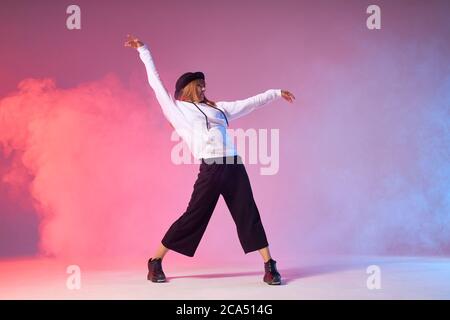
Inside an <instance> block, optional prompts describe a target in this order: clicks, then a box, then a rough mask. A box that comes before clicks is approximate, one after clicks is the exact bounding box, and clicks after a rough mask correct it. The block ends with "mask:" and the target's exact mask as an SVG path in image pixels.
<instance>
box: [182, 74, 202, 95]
mask: <svg viewBox="0 0 450 320" xmlns="http://www.w3.org/2000/svg"><path fill="white" fill-rule="evenodd" d="M197 79H203V80H205V75H204V74H203V72H186V73H185V74H182V75H181V76H180V77H179V78H178V80H177V83H176V84H175V99H178V98H179V96H180V93H181V90H183V88H184V87H186V86H187V85H188V84H189V82H191V81H194V80H197Z"/></svg>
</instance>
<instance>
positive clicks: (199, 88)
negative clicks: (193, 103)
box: [195, 79, 206, 101]
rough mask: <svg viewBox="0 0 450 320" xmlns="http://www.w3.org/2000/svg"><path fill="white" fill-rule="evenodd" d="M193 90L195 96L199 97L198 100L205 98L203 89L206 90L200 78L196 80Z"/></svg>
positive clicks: (203, 81)
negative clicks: (195, 93)
mask: <svg viewBox="0 0 450 320" xmlns="http://www.w3.org/2000/svg"><path fill="white" fill-rule="evenodd" d="M195 90H196V92H197V96H198V97H199V98H200V101H202V100H203V99H205V91H206V83H205V80H202V79H200V80H199V81H197V85H196V87H195Z"/></svg>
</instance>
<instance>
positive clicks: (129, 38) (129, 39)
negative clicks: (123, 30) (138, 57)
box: [125, 34, 144, 49]
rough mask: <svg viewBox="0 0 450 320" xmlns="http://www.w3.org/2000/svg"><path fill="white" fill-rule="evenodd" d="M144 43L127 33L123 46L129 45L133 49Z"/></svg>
mask: <svg viewBox="0 0 450 320" xmlns="http://www.w3.org/2000/svg"><path fill="white" fill-rule="evenodd" d="M143 45H144V43H143V42H142V41H140V40H139V39H138V38H136V37H135V36H132V35H129V34H127V41H125V47H130V48H133V49H137V48H139V47H142V46H143Z"/></svg>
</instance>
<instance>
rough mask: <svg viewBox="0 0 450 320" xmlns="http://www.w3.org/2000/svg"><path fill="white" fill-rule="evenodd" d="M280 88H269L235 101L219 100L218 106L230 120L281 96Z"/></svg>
mask: <svg viewBox="0 0 450 320" xmlns="http://www.w3.org/2000/svg"><path fill="white" fill-rule="evenodd" d="M281 91H282V90H281V89H270V90H267V91H266V92H263V93H260V94H257V95H256V96H253V97H250V98H247V99H244V100H237V101H220V102H217V106H218V107H222V108H223V109H224V111H225V113H226V114H227V116H228V118H229V119H230V120H233V119H237V118H239V117H242V116H244V115H246V114H248V113H250V112H252V111H253V110H256V109H257V108H259V107H261V106H263V105H265V104H267V103H269V102H271V101H273V100H275V99H277V98H279V97H281V96H282V95H281Z"/></svg>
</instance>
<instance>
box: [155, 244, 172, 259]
mask: <svg viewBox="0 0 450 320" xmlns="http://www.w3.org/2000/svg"><path fill="white" fill-rule="evenodd" d="M167 251H169V249H168V248H166V247H165V246H164V245H163V244H162V243H161V244H160V246H159V248H158V249H157V250H156V252H155V254H154V255H153V259H161V260H162V259H164V256H165V255H166V253H167Z"/></svg>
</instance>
